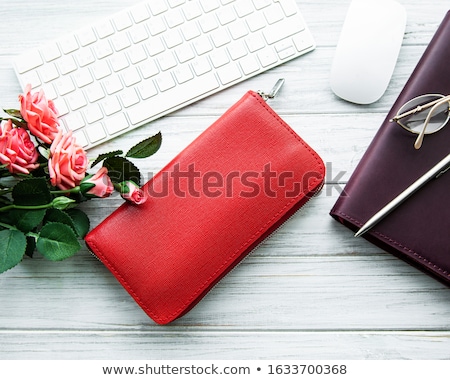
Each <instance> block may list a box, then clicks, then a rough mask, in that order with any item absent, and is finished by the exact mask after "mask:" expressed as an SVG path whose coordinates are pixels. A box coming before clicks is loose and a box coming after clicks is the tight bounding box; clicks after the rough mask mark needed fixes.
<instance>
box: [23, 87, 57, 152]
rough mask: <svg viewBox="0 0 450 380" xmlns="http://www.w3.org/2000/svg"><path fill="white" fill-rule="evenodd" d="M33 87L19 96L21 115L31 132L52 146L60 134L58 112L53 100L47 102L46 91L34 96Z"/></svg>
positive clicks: (27, 88)
mask: <svg viewBox="0 0 450 380" xmlns="http://www.w3.org/2000/svg"><path fill="white" fill-rule="evenodd" d="M30 91H31V85H27V86H26V87H25V93H24V94H20V95H19V101H20V114H21V115H22V117H23V118H24V119H25V121H26V122H27V123H28V129H29V130H30V132H31V133H32V134H33V135H34V136H36V137H37V138H39V139H40V140H42V141H43V142H44V143H46V144H51V143H52V141H53V139H54V138H55V136H56V134H57V133H58V125H59V123H58V111H57V110H56V108H55V104H54V103H53V101H52V100H47V98H46V97H45V95H44V91H43V90H42V89H41V90H40V91H39V92H37V93H36V92H35V93H34V94H32V93H31V92H30Z"/></svg>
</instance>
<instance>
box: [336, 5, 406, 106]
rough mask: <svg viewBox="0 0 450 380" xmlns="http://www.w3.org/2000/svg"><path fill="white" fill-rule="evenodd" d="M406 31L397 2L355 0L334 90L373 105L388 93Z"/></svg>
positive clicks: (343, 37)
mask: <svg viewBox="0 0 450 380" xmlns="http://www.w3.org/2000/svg"><path fill="white" fill-rule="evenodd" d="M405 28H406V10H405V8H404V7H403V5H401V4H399V3H398V2H397V1H394V0H352V2H351V4H350V7H349V9H348V12H347V16H346V18H345V21H344V25H343V27H342V31H341V35H340V37H339V41H338V44H337V47H336V52H335V56H334V60H333V64H332V69H331V78H330V81H331V89H332V90H333V92H334V93H335V94H336V95H337V96H339V97H340V98H342V99H345V100H347V101H349V102H353V103H357V104H370V103H373V102H375V101H377V100H378V99H380V98H381V96H382V95H383V94H384V92H385V91H386V89H387V87H388V85H389V81H390V80H391V76H392V73H393V71H394V68H395V64H396V62H397V58H398V55H399V52H400V48H401V45H402V41H403V36H404V33H405Z"/></svg>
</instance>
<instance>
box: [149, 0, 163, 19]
mask: <svg viewBox="0 0 450 380" xmlns="http://www.w3.org/2000/svg"><path fill="white" fill-rule="evenodd" d="M149 7H150V10H151V12H152V13H153V15H154V16H157V15H159V14H161V13H164V12H165V11H167V5H166V3H165V2H164V1H163V0H151V1H150V2H149Z"/></svg>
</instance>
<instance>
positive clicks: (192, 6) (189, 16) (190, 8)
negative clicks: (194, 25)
mask: <svg viewBox="0 0 450 380" xmlns="http://www.w3.org/2000/svg"><path fill="white" fill-rule="evenodd" d="M183 13H184V17H185V18H186V20H187V21H191V20H193V19H195V18H197V17H200V16H201V15H202V10H201V9H200V6H199V5H198V4H197V3H194V2H189V3H188V4H187V5H186V6H185V7H183Z"/></svg>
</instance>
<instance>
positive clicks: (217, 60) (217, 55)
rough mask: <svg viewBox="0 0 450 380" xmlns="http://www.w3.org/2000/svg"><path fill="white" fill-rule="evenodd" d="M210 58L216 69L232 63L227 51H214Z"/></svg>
mask: <svg viewBox="0 0 450 380" xmlns="http://www.w3.org/2000/svg"><path fill="white" fill-rule="evenodd" d="M210 58H211V62H212V64H213V66H214V67H215V68H218V67H221V66H223V65H225V64H227V63H228V62H230V59H229V58H228V54H227V52H226V50H225V49H222V50H215V51H213V52H212V53H211V56H210Z"/></svg>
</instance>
